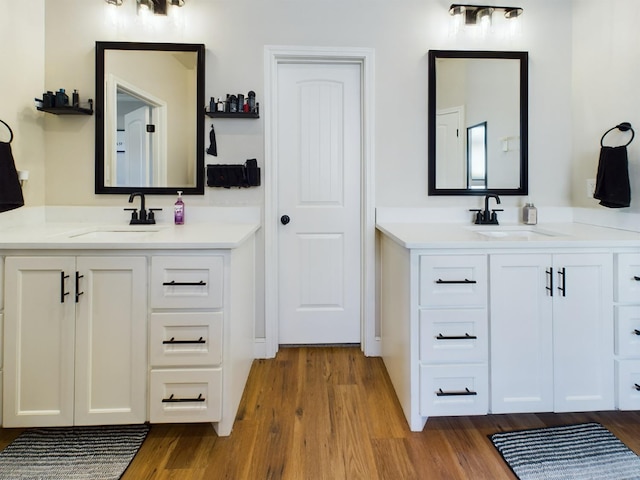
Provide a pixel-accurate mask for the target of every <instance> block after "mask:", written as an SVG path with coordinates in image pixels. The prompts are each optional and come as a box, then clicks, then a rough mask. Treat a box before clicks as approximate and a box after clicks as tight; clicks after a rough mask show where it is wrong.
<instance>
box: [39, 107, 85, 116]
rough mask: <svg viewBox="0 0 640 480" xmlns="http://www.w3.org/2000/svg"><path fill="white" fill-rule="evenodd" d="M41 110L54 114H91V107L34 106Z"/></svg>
mask: <svg viewBox="0 0 640 480" xmlns="http://www.w3.org/2000/svg"><path fill="white" fill-rule="evenodd" d="M36 108H37V109H38V110H40V111H41V112H47V113H53V114H55V115H93V108H84V107H73V106H68V107H36Z"/></svg>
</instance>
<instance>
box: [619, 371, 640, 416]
mask: <svg viewBox="0 0 640 480" xmlns="http://www.w3.org/2000/svg"><path fill="white" fill-rule="evenodd" d="M616 390H617V394H618V395H617V396H618V402H617V406H618V409H620V410H640V360H617V361H616Z"/></svg>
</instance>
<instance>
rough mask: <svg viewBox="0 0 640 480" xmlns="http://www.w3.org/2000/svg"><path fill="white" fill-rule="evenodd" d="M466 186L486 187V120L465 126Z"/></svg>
mask: <svg viewBox="0 0 640 480" xmlns="http://www.w3.org/2000/svg"><path fill="white" fill-rule="evenodd" d="M467 171H468V172H469V174H468V175H467V188H487V122H482V123H479V124H477V125H473V126H471V127H468V128H467Z"/></svg>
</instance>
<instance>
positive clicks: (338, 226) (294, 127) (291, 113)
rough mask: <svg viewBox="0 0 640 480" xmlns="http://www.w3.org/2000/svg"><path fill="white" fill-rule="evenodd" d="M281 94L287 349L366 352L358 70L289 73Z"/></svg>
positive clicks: (344, 66) (317, 68)
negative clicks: (355, 346) (337, 346)
mask: <svg viewBox="0 0 640 480" xmlns="http://www.w3.org/2000/svg"><path fill="white" fill-rule="evenodd" d="M277 92H278V105H277V110H278V114H277V119H278V136H277V142H278V144H277V153H278V159H277V161H278V210H279V218H278V219H277V221H279V222H280V223H279V231H278V248H279V252H278V256H279V270H278V278H279V285H278V290H279V305H278V309H279V317H280V318H279V343H280V344H326V343H359V342H360V337H361V335H360V308H361V306H360V299H361V295H360V288H361V247H360V245H361V241H360V235H361V217H360V215H361V213H360V212H361V205H360V203H361V195H360V189H361V178H360V172H361V164H362V158H361V157H362V112H361V110H362V108H361V107H362V105H361V104H362V101H361V71H360V65H358V64H351V63H331V62H326V63H322V62H317V63H283V64H280V65H279V66H278V89H277ZM274 220H275V219H274Z"/></svg>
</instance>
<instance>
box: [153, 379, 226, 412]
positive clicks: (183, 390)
mask: <svg viewBox="0 0 640 480" xmlns="http://www.w3.org/2000/svg"><path fill="white" fill-rule="evenodd" d="M149 383H150V392H149V402H150V409H149V410H150V411H149V419H150V421H151V423H182V422H184V423H191V422H217V421H220V419H221V416H222V369H220V368H210V369H174V370H152V371H151V379H150V382H149Z"/></svg>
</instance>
